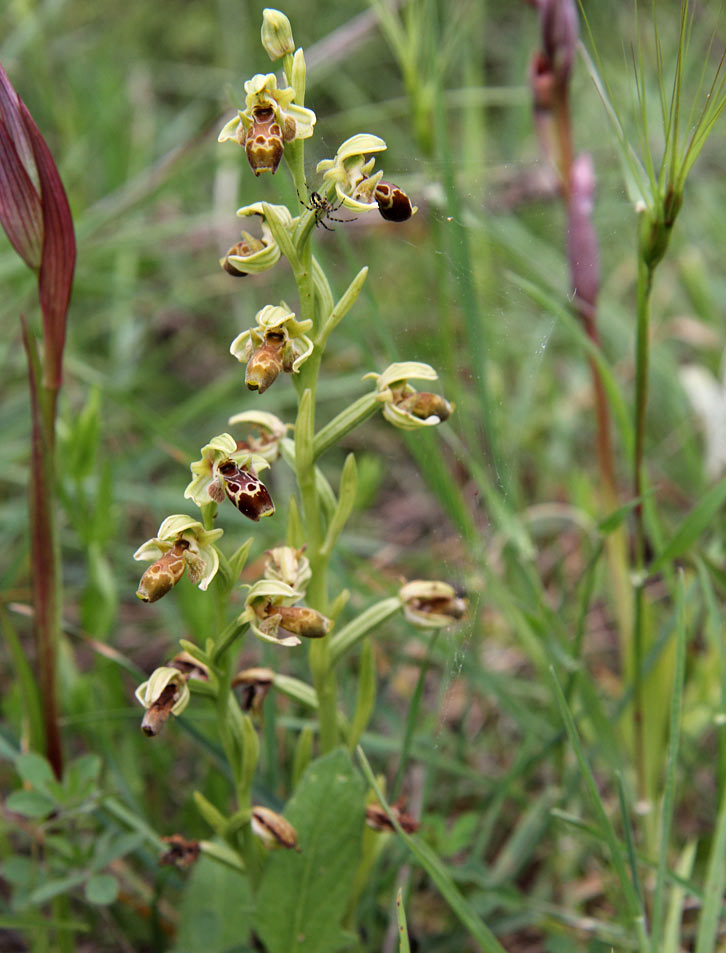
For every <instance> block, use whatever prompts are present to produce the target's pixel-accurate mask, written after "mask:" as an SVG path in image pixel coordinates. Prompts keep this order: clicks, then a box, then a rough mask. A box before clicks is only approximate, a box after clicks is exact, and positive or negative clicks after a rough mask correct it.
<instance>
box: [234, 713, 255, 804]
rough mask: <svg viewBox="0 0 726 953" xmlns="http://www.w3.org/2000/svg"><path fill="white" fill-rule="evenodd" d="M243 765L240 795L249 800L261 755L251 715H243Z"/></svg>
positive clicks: (243, 799) (241, 799)
mask: <svg viewBox="0 0 726 953" xmlns="http://www.w3.org/2000/svg"><path fill="white" fill-rule="evenodd" d="M241 727H242V739H243V748H242V767H241V769H240V778H239V789H238V797H239V799H240V801H243V803H244V801H248V800H249V796H250V791H251V790H252V779H253V778H254V776H255V771H256V770H257V762H258V760H259V757H260V739H259V738H258V737H257V732H256V731H255V726H254V725H253V724H252V719H251V718H250V716H249V715H244V714H243V715H242V726H241Z"/></svg>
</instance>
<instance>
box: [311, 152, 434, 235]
mask: <svg viewBox="0 0 726 953" xmlns="http://www.w3.org/2000/svg"><path fill="white" fill-rule="evenodd" d="M385 149H386V143H385V142H384V141H383V139H381V138H379V137H378V136H373V135H371V134H370V133H358V134H357V135H355V136H351V137H350V139H346V140H345V142H344V143H343V144H342V145H341V146H340V148H339V149H338V151H337V153H336V154H335V158H334V159H323V160H322V162H319V163H318V166H317V171H318V172H322V173H323V191H324V192H329V190H330V189H331V188H334V189H335V195H336V196H337V201H338V202H339V203H340V204H342V205H344V206H345V207H346V208H349V209H352V210H353V211H354V212H370V211H373V210H377V211H378V212H380V214H381V215H382V216H383V218H385V219H388V220H389V221H392V222H404V221H406V219H408V218H410V217H411V216H412V215H414V214H415V213H416V212H417V211H418V210H417V209H416V207H415V206H414V205H412V204H411V200H410V199H409V197H408V196H407V195H406V193H405V192H404V191H403V189H401V188H399V187H398V186H397V185H393V183H391V182H384V181H382V178H383V171H382V170H379V171H378V172H375V173H374V172H373V167H374V166H375V163H376V160H375V156H374V155H373V156H372V157H371V158H370V159H366V156H367V155H371V154H372V153H378V152H383V151H385Z"/></svg>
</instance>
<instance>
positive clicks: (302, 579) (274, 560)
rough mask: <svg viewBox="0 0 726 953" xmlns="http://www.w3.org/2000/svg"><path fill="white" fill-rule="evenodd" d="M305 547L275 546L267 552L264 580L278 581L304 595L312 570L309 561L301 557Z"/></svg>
mask: <svg viewBox="0 0 726 953" xmlns="http://www.w3.org/2000/svg"><path fill="white" fill-rule="evenodd" d="M304 551H305V547H304V546H303V547H302V549H295V548H294V547H293V546H275V548H274V549H270V550H268V552H267V559H266V560H265V579H279V580H281V581H282V582H286V583H287V584H288V586H292V588H293V589H297V591H298V592H301V593H302V594H303V595H305V589H306V587H307V584H308V582H309V581H310V577H311V575H312V570H311V569H310V562H309V560H308V559H307V558H306V557H305V556H303V552H304Z"/></svg>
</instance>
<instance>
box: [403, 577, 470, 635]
mask: <svg viewBox="0 0 726 953" xmlns="http://www.w3.org/2000/svg"><path fill="white" fill-rule="evenodd" d="M398 595H399V598H400V600H401V602H402V604H403V614H404V615H405V616H406V618H407V619H408V621H409V622H410V623H411V624H412V625H415V626H417V627H418V628H422V629H440V628H443V627H444V626H447V625H451V623H452V622H458V621H459V620H460V619H463V617H464V616H465V615H466V611H467V608H468V602H467V600H466V599H465V598H464V597H463V596H460V595H458V594H457V591H456V589H454V587H453V586H450V585H449V584H448V583H446V582H438V581H431V582H429V581H427V580H423V579H415V580H414V581H413V582H408V583H406V585H405V586H403V587H402V588H401V590H400V592H399V594H398Z"/></svg>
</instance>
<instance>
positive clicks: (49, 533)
mask: <svg viewBox="0 0 726 953" xmlns="http://www.w3.org/2000/svg"><path fill="white" fill-rule="evenodd" d="M21 321H22V328H23V345H24V347H25V353H26V355H27V358H28V372H29V383H30V404H31V413H32V420H33V436H32V449H31V468H30V472H31V478H30V480H29V481H28V490H29V498H30V500H29V502H30V542H31V556H32V590H33V607H34V620H33V630H34V635H35V645H36V654H37V666H38V681H39V688H40V696H41V705H42V710H43V725H44V729H45V749H46V752H45V753H46V756H47V758H48V760H49V762H50V764H51V766H52V768H53V771H54V772H55V775H56V777H57V778H59V779H60V777H61V775H62V773H63V753H62V748H61V737H60V729H59V726H58V704H57V690H56V669H57V659H58V643H59V641H60V631H61V625H60V620H61V595H60V594H61V580H60V559H59V556H58V539H57V530H56V520H55V515H56V493H55V417H56V408H57V402H58V391H57V389H55V388H49V387H45V386H44V385H43V383H42V373H41V367H40V360H39V357H38V349H37V344H36V340H35V337H34V336H33V333H32V331H30V330H29V329H28V328H27V326H26V323H25V320H24V319H22V318H21Z"/></svg>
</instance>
